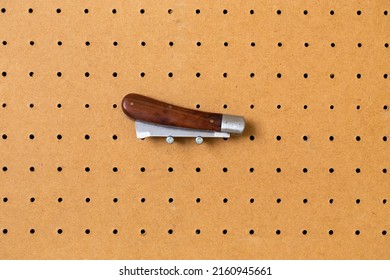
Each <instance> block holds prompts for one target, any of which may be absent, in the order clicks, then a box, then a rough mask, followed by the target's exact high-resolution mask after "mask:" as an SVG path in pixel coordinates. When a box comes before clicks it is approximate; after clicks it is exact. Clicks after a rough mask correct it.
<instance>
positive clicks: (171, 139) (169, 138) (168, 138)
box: [165, 136, 175, 144]
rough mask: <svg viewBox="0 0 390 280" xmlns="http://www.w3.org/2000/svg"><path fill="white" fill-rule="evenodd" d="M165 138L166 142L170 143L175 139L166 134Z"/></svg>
mask: <svg viewBox="0 0 390 280" xmlns="http://www.w3.org/2000/svg"><path fill="white" fill-rule="evenodd" d="M165 140H166V141H167V143H168V144H172V143H173V142H175V139H174V138H173V137H172V136H168V137H167V139H165Z"/></svg>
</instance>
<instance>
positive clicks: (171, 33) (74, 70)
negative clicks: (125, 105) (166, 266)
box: [0, 0, 390, 259]
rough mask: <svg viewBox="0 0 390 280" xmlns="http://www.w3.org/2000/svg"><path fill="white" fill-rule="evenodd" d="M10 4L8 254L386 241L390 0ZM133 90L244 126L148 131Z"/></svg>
mask: <svg viewBox="0 0 390 280" xmlns="http://www.w3.org/2000/svg"><path fill="white" fill-rule="evenodd" d="M0 9H1V13H0V37H1V38H0V40H1V41H0V42H2V43H1V45H0V68H1V69H0V70H1V72H2V75H1V77H0V106H1V107H0V135H2V136H1V139H0V167H1V170H0V199H1V200H0V229H1V231H0V257H1V258H4V259H30V258H32V259H46V258H50V259H63V258H65V259H79V258H81V259H84V258H88V259H89V258H90V259H160V258H162V259H171V258H173V259H182V258H184V259H199V258H205V259H216V258H217V259H258V258H260V259H276V258H281V259H313V258H314V259H323V258H324V259H334V258H335V259H343V258H352V259H379V258H389V257H390V240H389V234H388V230H389V227H390V219H389V213H390V212H389V211H390V208H389V207H390V205H389V202H388V200H389V199H390V184H389V172H387V171H388V168H389V160H390V153H389V141H388V137H389V127H390V126H389V121H390V115H389V111H388V106H389V102H390V99H389V94H390V91H389V79H390V78H388V74H386V73H388V71H390V69H389V64H388V62H389V58H390V53H389V52H390V48H389V45H388V43H389V41H390V37H389V27H390V24H389V20H390V15H388V10H390V5H389V1H384V0H383V1H273V0H272V1H173V0H168V1H157V2H156V1H135V0H134V1H1V5H0ZM170 73H171V74H170ZM130 92H136V93H140V94H144V95H147V96H149V97H152V98H156V99H159V100H162V101H166V102H171V103H173V104H176V105H180V106H184V107H189V108H198V109H199V110H205V111H212V112H222V113H228V114H237V115H243V116H244V117H245V119H246V121H247V127H246V131H245V133H244V135H242V136H240V137H234V138H231V139H229V140H223V139H213V140H210V139H206V141H205V143H203V144H202V145H196V144H195V142H194V140H193V139H177V141H176V142H175V143H174V144H173V145H168V144H166V143H165V140H164V139H162V138H159V139H145V140H140V139H136V137H135V130H134V122H133V121H132V120H130V119H128V118H127V117H126V116H125V115H124V114H123V112H122V110H121V107H120V104H121V99H122V98H123V96H124V95H126V94H127V93H130Z"/></svg>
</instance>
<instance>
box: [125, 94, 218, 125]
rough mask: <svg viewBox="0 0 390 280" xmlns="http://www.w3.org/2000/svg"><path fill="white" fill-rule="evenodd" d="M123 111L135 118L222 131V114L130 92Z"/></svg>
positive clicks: (156, 122) (162, 123)
mask: <svg viewBox="0 0 390 280" xmlns="http://www.w3.org/2000/svg"><path fill="white" fill-rule="evenodd" d="M122 109H123V112H124V113H125V114H126V115H127V116H129V117H130V118H132V119H134V120H140V121H145V122H150V123H155V124H161V125H168V126H178V127H184V128H192V129H198V130H212V131H221V123H222V114H216V113H208V112H201V111H196V110H192V109H187V108H183V107H178V106H175V105H172V104H168V103H165V102H161V101H158V100H155V99H152V98H149V97H146V96H143V95H140V94H136V93H130V94H128V95H126V96H125V97H124V98H123V100H122Z"/></svg>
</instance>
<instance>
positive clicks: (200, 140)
mask: <svg viewBox="0 0 390 280" xmlns="http://www.w3.org/2000/svg"><path fill="white" fill-rule="evenodd" d="M195 142H196V144H198V145H200V144H202V143H203V138H202V137H201V136H198V137H196V138H195Z"/></svg>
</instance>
